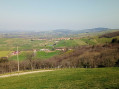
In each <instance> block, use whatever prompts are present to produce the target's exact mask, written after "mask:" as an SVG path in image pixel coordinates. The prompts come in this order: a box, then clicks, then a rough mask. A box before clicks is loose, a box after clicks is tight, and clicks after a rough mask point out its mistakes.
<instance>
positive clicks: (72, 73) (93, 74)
mask: <svg viewBox="0 0 119 89" xmlns="http://www.w3.org/2000/svg"><path fill="white" fill-rule="evenodd" d="M0 89H119V68H91V69H90V68H89V69H84V68H76V69H74V68H72V69H62V70H55V71H50V72H42V73H35V74H28V75H21V76H14V77H8V78H0Z"/></svg>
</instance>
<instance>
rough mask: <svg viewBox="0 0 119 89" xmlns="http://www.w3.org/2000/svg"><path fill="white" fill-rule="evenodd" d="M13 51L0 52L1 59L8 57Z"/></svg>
mask: <svg viewBox="0 0 119 89" xmlns="http://www.w3.org/2000/svg"><path fill="white" fill-rule="evenodd" d="M11 52H12V51H0V57H7V56H8V55H9V54H10V53H11Z"/></svg>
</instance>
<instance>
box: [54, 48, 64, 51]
mask: <svg viewBox="0 0 119 89" xmlns="http://www.w3.org/2000/svg"><path fill="white" fill-rule="evenodd" d="M55 50H59V51H65V49H64V48H56V49H55Z"/></svg>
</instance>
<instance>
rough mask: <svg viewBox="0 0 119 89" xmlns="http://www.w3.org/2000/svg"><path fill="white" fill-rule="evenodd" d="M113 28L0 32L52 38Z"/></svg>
mask: <svg viewBox="0 0 119 89" xmlns="http://www.w3.org/2000/svg"><path fill="white" fill-rule="evenodd" d="M108 30H113V29H109V28H103V27H99V28H92V29H84V30H69V29H56V30H52V31H38V32H35V31H6V30H5V31H0V34H4V35H5V36H7V37H14V35H17V36H18V35H20V36H21V35H24V36H27V35H29V36H31V37H32V36H33V35H35V36H37V37H45V38H52V37H67V36H68V37H70V36H73V35H76V34H80V33H95V32H102V31H108Z"/></svg>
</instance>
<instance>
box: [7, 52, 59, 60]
mask: <svg viewBox="0 0 119 89" xmlns="http://www.w3.org/2000/svg"><path fill="white" fill-rule="evenodd" d="M29 52H32V51H22V52H21V53H20V54H19V60H20V61H22V60H25V59H27V55H28V53H29ZM58 54H60V51H53V52H44V51H38V52H36V56H35V58H38V59H48V58H51V57H53V56H55V55H58ZM9 60H17V56H16V55H14V56H11V57H10V58H9Z"/></svg>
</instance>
